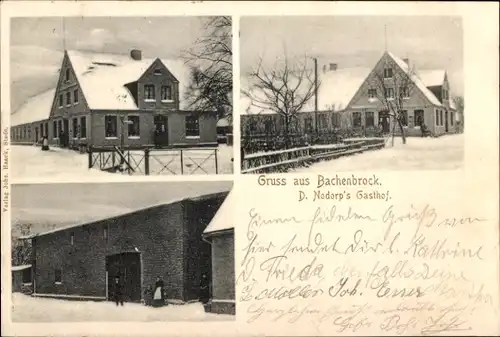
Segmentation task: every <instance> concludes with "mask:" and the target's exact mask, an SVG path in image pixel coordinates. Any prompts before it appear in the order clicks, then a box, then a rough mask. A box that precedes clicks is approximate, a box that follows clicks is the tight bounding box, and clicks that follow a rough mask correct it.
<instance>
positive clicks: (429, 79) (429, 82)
mask: <svg viewBox="0 0 500 337" xmlns="http://www.w3.org/2000/svg"><path fill="white" fill-rule="evenodd" d="M418 76H419V77H420V79H421V80H422V82H424V83H425V85H426V86H428V87H435V86H439V85H443V83H444V78H445V76H446V71H445V70H442V69H433V70H420V71H419V72H418Z"/></svg>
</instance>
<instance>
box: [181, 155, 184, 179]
mask: <svg viewBox="0 0 500 337" xmlns="http://www.w3.org/2000/svg"><path fill="white" fill-rule="evenodd" d="M182 174H184V158H183V151H182V149H181V175H182Z"/></svg>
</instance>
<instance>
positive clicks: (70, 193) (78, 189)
mask: <svg viewBox="0 0 500 337" xmlns="http://www.w3.org/2000/svg"><path fill="white" fill-rule="evenodd" d="M231 187H232V182H226V181H219V182H168V183H166V182H163V183H162V182H154V183H152V182H140V183H94V184H88V183H87V184H80V183H75V184H34V185H30V184H21V185H14V187H13V189H12V204H11V205H12V211H11V214H12V221H13V223H14V224H22V223H25V224H26V223H31V224H34V225H44V224H53V225H69V224H78V223H82V222H87V221H94V220H100V219H104V218H107V217H110V216H116V215H119V214H124V213H129V212H132V211H135V210H138V209H143V208H147V207H151V206H155V205H158V204H162V203H170V202H172V201H177V200H180V199H183V198H188V197H196V196H201V195H205V194H212V193H218V192H225V191H229V190H230V189H231Z"/></svg>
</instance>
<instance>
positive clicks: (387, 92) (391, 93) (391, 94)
mask: <svg viewBox="0 0 500 337" xmlns="http://www.w3.org/2000/svg"><path fill="white" fill-rule="evenodd" d="M385 98H387V99H393V98H394V88H385Z"/></svg>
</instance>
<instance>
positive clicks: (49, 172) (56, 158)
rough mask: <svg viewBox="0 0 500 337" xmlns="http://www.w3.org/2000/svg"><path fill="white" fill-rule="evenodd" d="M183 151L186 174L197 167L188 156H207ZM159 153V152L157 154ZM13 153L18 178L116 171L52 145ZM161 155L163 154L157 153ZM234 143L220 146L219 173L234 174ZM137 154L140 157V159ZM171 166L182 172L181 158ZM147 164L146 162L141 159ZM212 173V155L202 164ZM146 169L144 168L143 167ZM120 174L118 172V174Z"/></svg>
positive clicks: (154, 169)
mask: <svg viewBox="0 0 500 337" xmlns="http://www.w3.org/2000/svg"><path fill="white" fill-rule="evenodd" d="M185 151H186V153H185V154H184V174H189V173H190V172H193V171H194V170H195V169H196V164H195V163H194V162H193V161H191V160H190V159H189V157H191V158H192V159H194V160H195V161H196V162H197V163H198V164H201V162H203V160H204V159H205V158H206V157H207V156H208V154H209V152H210V151H207V150H185ZM155 155H156V154H155ZM10 156H11V161H10V162H11V171H10V174H11V177H12V179H14V180H17V179H32V178H45V177H48V178H53V179H54V178H64V177H68V176H78V177H82V176H83V177H107V178H112V177H110V176H113V175H114V174H111V173H108V172H103V171H100V170H99V169H94V168H93V169H90V170H89V169H88V155H87V154H80V153H78V152H76V151H72V150H66V149H60V148H58V147H51V148H50V150H49V151H41V149H40V147H37V146H22V145H13V146H11V151H10ZM158 158H159V159H160V157H158ZM231 158H233V147H232V146H226V145H221V146H219V147H218V158H217V159H218V168H219V173H220V174H231V173H232V172H233V162H232V161H231ZM170 159H171V158H161V159H160V161H161V162H163V163H164V164H163V165H165V164H166V163H168V161H169V160H170ZM139 160H140V159H139V157H138V161H139ZM174 161H178V162H179V163H178V164H177V162H173V163H171V164H170V165H169V168H170V169H171V170H173V171H174V172H176V174H180V167H179V165H180V159H179V158H174ZM150 163H151V165H150V170H151V174H152V175H153V174H158V173H159V172H160V171H161V169H162V166H163V165H161V163H160V162H158V161H157V160H156V159H154V158H151V161H150ZM142 166H144V163H142ZM201 167H202V168H203V169H204V170H205V171H206V172H208V173H209V174H214V173H215V161H214V159H213V157H212V158H209V159H207V161H206V162H205V163H204V164H203V165H202V166H201ZM143 172H144V171H143ZM161 174H172V172H170V171H168V170H166V169H165V170H163V171H162V172H161ZM193 174H206V173H205V172H204V171H203V170H201V169H197V170H196V171H194V172H193ZM116 175H119V174H116Z"/></svg>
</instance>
